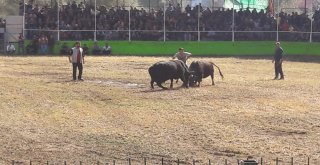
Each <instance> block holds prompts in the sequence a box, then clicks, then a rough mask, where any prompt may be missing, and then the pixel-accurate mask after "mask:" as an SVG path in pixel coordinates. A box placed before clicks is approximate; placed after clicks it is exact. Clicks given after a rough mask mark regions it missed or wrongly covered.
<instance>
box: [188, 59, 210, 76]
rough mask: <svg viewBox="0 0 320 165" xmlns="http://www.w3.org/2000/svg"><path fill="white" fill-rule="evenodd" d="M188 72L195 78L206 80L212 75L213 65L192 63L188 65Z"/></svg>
mask: <svg viewBox="0 0 320 165" xmlns="http://www.w3.org/2000/svg"><path fill="white" fill-rule="evenodd" d="M189 70H190V71H192V72H195V74H196V75H197V76H200V77H202V78H206V77H208V76H210V75H212V74H213V65H212V64H211V63H210V62H206V61H193V62H192V63H191V64H190V67H189Z"/></svg>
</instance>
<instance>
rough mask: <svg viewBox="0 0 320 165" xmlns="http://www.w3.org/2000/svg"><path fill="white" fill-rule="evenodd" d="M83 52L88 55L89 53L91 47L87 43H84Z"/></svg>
mask: <svg viewBox="0 0 320 165" xmlns="http://www.w3.org/2000/svg"><path fill="white" fill-rule="evenodd" d="M82 49H83V54H84V55H88V54H89V47H88V46H87V44H83V47H82Z"/></svg>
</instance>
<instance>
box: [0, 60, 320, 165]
mask: <svg viewBox="0 0 320 165" xmlns="http://www.w3.org/2000/svg"><path fill="white" fill-rule="evenodd" d="M160 60H169V58H166V57H160V58H156V57H87V58H86V63H85V66H84V78H85V81H84V82H78V81H76V82H73V81H71V79H72V76H71V65H70V64H69V63H68V60H67V58H66V57H0V84H1V86H0V102H1V104H0V109H1V113H0V119H1V120H0V130H1V133H0V142H1V144H2V147H1V149H0V153H1V154H0V164H10V163H11V161H12V160H17V161H19V162H21V164H28V161H29V160H32V161H34V162H38V163H42V164H44V163H45V162H47V161H50V162H52V163H54V162H55V163H56V164H62V163H63V161H64V160H66V161H68V162H69V163H74V164H77V162H79V161H82V162H84V163H85V164H93V163H95V162H97V161H101V162H109V163H112V160H116V161H117V163H119V164H125V163H126V164H127V162H126V161H127V159H128V158H131V159H132V161H133V163H134V164H138V163H139V162H140V163H141V162H142V161H143V158H144V157H145V158H147V159H148V162H150V164H160V163H161V158H164V159H165V163H166V164H176V161H177V159H178V158H179V159H180V163H181V162H182V163H185V164H192V160H193V159H195V160H197V161H196V162H197V164H208V159H211V160H212V161H211V163H212V164H221V163H224V160H225V159H227V160H228V162H230V163H233V164H235V163H236V160H237V159H243V158H246V157H247V156H253V157H254V158H260V157H264V160H265V164H274V159H275V158H276V157H279V158H281V159H280V160H281V162H289V161H291V159H290V158H291V157H294V160H295V161H296V162H298V163H300V164H302V163H306V162H307V160H306V158H307V157H310V158H311V162H310V163H312V164H320V158H319V157H320V150H319V147H318V146H320V136H319V132H320V111H319V110H320V99H319V98H320V83H319V82H320V77H319V75H320V64H319V63H317V62H314V63H309V62H299V61H298V60H293V61H286V62H285V63H284V64H283V68H284V72H285V80H284V81H281V80H271V79H272V78H273V77H274V75H273V73H274V71H273V65H272V63H271V61H270V60H266V59H239V58H193V59H191V60H208V61H212V62H215V64H217V65H218V66H219V67H220V68H221V70H222V72H223V74H224V75H225V79H224V80H221V79H220V76H218V75H217V76H216V77H215V82H216V85H215V86H211V85H210V84H211V80H210V79H209V78H208V79H204V81H203V83H202V87H200V88H189V89H186V88H180V86H181V81H180V83H178V84H174V89H173V90H161V89H160V88H158V87H157V86H156V88H155V90H150V78H149V75H148V71H147V69H148V67H149V66H151V65H152V64H153V63H155V62H157V61H160ZM165 86H169V84H168V83H167V84H165Z"/></svg>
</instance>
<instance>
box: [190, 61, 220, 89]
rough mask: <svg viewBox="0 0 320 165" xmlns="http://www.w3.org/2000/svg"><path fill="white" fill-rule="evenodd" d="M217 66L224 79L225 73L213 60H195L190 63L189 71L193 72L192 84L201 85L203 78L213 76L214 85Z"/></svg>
mask: <svg viewBox="0 0 320 165" xmlns="http://www.w3.org/2000/svg"><path fill="white" fill-rule="evenodd" d="M213 66H215V67H217V68H218V70H219V73H220V76H221V77H222V79H223V74H222V73H221V70H220V68H219V67H218V66H217V65H216V64H214V63H213V62H207V61H193V62H192V63H191V64H190V67H189V71H190V72H192V75H191V76H190V78H189V85H190V86H195V85H197V86H200V83H201V81H202V79H203V78H206V77H208V76H211V81H212V85H214V80H213V78H214V67H213Z"/></svg>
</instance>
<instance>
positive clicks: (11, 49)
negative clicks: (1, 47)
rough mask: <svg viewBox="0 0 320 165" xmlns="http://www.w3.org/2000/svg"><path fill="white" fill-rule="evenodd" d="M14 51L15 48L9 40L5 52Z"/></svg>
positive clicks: (11, 52) (10, 52)
mask: <svg viewBox="0 0 320 165" xmlns="http://www.w3.org/2000/svg"><path fill="white" fill-rule="evenodd" d="M15 52H16V48H15V47H14V45H13V44H12V43H11V42H9V44H8V45H7V53H8V54H14V53H15Z"/></svg>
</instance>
